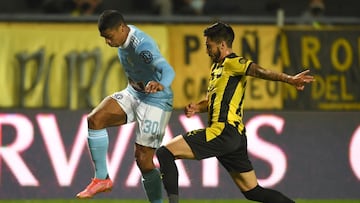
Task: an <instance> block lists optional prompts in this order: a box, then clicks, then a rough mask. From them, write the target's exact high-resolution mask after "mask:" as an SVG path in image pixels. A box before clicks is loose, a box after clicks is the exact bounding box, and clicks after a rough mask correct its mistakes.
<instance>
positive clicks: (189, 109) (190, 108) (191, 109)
mask: <svg viewBox="0 0 360 203" xmlns="http://www.w3.org/2000/svg"><path fill="white" fill-rule="evenodd" d="M207 106H208V100H207V99H205V100H202V101H200V102H199V103H197V104H195V103H190V104H188V105H187V106H185V109H184V112H185V115H186V117H188V118H190V117H191V116H193V115H195V114H196V113H203V112H207V110H208V109H207Z"/></svg>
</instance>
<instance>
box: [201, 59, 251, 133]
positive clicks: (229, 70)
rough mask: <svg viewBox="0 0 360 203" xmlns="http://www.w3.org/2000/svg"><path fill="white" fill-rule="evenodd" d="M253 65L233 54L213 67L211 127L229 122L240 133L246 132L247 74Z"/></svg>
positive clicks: (210, 92)
mask: <svg viewBox="0 0 360 203" xmlns="http://www.w3.org/2000/svg"><path fill="white" fill-rule="evenodd" d="M251 63H252V61H251V60H248V59H246V58H243V57H240V56H237V55H236V54H234V53H233V54H230V55H228V56H227V57H225V59H224V61H223V62H221V63H214V64H213V65H212V67H211V75H210V78H209V86H208V90H207V94H208V113H209V120H208V122H209V126H211V125H212V124H214V123H219V122H220V123H226V122H227V123H229V124H231V125H233V126H236V127H237V128H238V129H239V131H240V132H241V131H243V130H244V124H243V121H242V116H243V105H244V99H245V88H246V75H245V73H246V71H247V69H248V67H249V66H250V64H251Z"/></svg>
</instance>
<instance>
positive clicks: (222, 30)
mask: <svg viewBox="0 0 360 203" xmlns="http://www.w3.org/2000/svg"><path fill="white" fill-rule="evenodd" d="M234 35H235V34H234V30H233V29H232V28H231V26H230V25H228V24H225V23H222V22H216V23H214V24H212V25H210V26H209V27H207V28H206V29H205V30H204V36H205V37H208V38H210V39H211V40H213V41H215V42H217V43H220V42H221V41H225V42H226V45H227V46H228V47H230V48H231V47H232V43H233V41H234Z"/></svg>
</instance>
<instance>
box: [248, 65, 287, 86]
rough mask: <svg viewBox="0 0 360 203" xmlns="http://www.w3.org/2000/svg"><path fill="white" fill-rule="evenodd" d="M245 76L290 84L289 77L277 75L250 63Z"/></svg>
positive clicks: (281, 74)
mask: <svg viewBox="0 0 360 203" xmlns="http://www.w3.org/2000/svg"><path fill="white" fill-rule="evenodd" d="M247 74H248V75H250V76H253V77H256V78H261V79H265V80H272V81H282V82H287V83H289V82H290V78H291V77H290V76H289V75H287V74H285V73H277V72H273V71H271V70H267V69H265V68H262V67H260V66H259V65H257V64H256V63H252V64H251V65H250V67H249V69H248V71H247Z"/></svg>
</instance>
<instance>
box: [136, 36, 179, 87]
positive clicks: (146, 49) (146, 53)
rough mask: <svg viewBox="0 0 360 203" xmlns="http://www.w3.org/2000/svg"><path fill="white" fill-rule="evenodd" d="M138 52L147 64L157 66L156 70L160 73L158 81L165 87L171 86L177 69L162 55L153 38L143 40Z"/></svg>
mask: <svg viewBox="0 0 360 203" xmlns="http://www.w3.org/2000/svg"><path fill="white" fill-rule="evenodd" d="M137 52H138V54H139V57H140V58H141V60H142V61H143V62H144V63H145V64H148V65H151V66H152V67H155V69H156V71H157V72H158V73H160V77H159V78H160V80H159V81H158V82H159V83H161V84H162V85H163V86H165V87H170V86H171V83H172V81H173V80H174V77H175V71H174V69H173V67H172V66H171V65H170V64H169V63H168V62H167V60H166V59H165V58H164V57H163V56H162V54H161V53H160V51H159V49H158V47H157V45H156V44H155V42H154V41H153V40H148V41H146V42H143V43H142V44H141V45H140V46H139V47H138V50H137Z"/></svg>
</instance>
